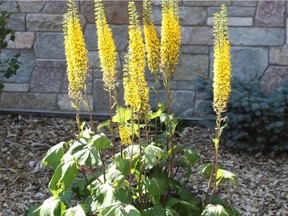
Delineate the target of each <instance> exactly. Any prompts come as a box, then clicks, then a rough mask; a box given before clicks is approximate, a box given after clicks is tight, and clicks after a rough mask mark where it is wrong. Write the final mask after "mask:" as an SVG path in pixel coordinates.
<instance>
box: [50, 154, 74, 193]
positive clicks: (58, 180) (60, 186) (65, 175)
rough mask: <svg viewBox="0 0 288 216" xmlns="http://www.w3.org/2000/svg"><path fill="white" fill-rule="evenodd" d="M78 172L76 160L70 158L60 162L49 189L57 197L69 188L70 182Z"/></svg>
mask: <svg viewBox="0 0 288 216" xmlns="http://www.w3.org/2000/svg"><path fill="white" fill-rule="evenodd" d="M77 174H78V169H77V164H76V161H74V160H73V159H70V160H68V161H63V162H62V163H60V164H59V165H58V166H57V168H56V170H55V172H54V174H53V176H52V179H51V181H50V182H49V186H48V187H49V189H50V191H51V192H52V194H53V195H54V196H55V197H58V196H59V194H60V193H61V192H62V191H65V190H67V189H68V188H69V186H70V184H71V183H72V181H73V180H74V178H75V177H76V176H77Z"/></svg>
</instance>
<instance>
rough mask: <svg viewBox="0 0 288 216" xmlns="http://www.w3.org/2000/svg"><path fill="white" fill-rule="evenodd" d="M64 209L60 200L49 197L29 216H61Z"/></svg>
mask: <svg viewBox="0 0 288 216" xmlns="http://www.w3.org/2000/svg"><path fill="white" fill-rule="evenodd" d="M65 209H66V206H65V205H64V203H63V202H61V201H60V199H56V198H54V197H50V198H48V199H46V200H45V201H44V202H43V204H42V205H41V206H40V207H39V208H37V209H36V210H34V211H33V212H32V214H31V216H51V215H61V214H62V213H63V212H64V211H65Z"/></svg>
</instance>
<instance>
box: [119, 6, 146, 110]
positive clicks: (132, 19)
mask: <svg viewBox="0 0 288 216" xmlns="http://www.w3.org/2000/svg"><path fill="white" fill-rule="evenodd" d="M128 8H129V29H128V34H129V48H128V53H127V55H126V65H125V70H126V74H125V77H124V80H123V81H124V100H125V104H126V106H129V107H131V108H132V109H133V110H134V111H135V112H139V111H145V110H147V109H148V107H149V105H148V100H149V90H148V87H147V82H146V80H145V75H144V71H145V64H146V62H145V47H144V42H143V37H142V31H141V28H140V26H139V21H138V15H137V12H136V7H135V4H134V2H129V4H128Z"/></svg>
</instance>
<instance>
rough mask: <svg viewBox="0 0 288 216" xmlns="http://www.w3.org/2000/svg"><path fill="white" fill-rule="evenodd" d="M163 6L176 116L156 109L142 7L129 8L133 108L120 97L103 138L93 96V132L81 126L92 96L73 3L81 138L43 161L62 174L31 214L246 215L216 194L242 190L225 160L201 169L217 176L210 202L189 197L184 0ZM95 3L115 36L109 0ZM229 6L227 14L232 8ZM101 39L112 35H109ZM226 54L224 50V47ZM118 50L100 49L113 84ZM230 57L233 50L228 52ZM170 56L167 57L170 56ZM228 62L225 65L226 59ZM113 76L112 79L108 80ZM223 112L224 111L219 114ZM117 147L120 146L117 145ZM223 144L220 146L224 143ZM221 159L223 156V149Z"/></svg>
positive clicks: (128, 90) (71, 38) (70, 48)
mask: <svg viewBox="0 0 288 216" xmlns="http://www.w3.org/2000/svg"><path fill="white" fill-rule="evenodd" d="M146 3H148V2H147V1H144V4H146ZM163 4H164V6H163V13H164V14H165V13H166V15H165V16H163V19H166V21H165V22H162V23H166V24H165V25H164V26H162V28H166V31H167V32H168V33H169V32H170V30H173V32H171V33H169V34H168V33H167V35H166V38H165V40H164V42H163V43H161V49H160V51H161V53H162V54H163V53H165V55H161V60H160V61H161V65H162V66H163V68H162V69H161V72H162V74H163V76H165V85H166V90H167V105H168V109H167V110H168V113H165V112H164V110H165V107H164V105H161V104H159V109H158V110H157V111H156V112H153V111H151V109H150V106H149V104H148V101H149V94H148V92H149V91H148V87H147V83H146V80H145V76H144V71H145V65H146V62H145V57H146V56H145V44H144V40H143V36H142V30H141V27H140V23H139V18H138V14H137V12H136V7H135V4H134V3H133V2H129V3H128V11H129V28H128V35H129V43H128V44H129V45H128V53H127V55H126V57H125V59H126V64H125V73H124V82H123V83H124V84H123V88H124V100H125V105H126V107H125V108H124V107H120V106H119V104H118V103H117V100H116V98H113V99H114V100H115V101H114V103H115V106H116V114H115V115H114V116H110V117H111V118H110V119H109V120H107V121H106V122H104V123H102V124H100V125H99V126H98V128H97V131H98V133H97V131H96V127H95V126H94V122H93V120H92V117H91V116H92V115H91V110H90V108H89V106H88V105H89V101H88V97H86V101H85V103H84V104H86V105H87V107H88V110H89V112H90V125H91V127H88V126H86V124H85V123H82V124H81V123H80V117H79V108H78V107H79V103H80V100H81V99H82V91H83V89H84V94H85V95H87V92H86V91H85V79H86V71H87V67H86V66H87V61H86V60H87V56H86V54H87V50H86V49H85V43H84V40H83V33H82V31H81V27H80V22H79V17H78V13H77V10H76V6H75V1H73V0H69V10H68V12H67V14H66V15H65V19H64V27H65V28H64V30H65V34H64V35H65V49H66V59H67V64H68V71H67V73H68V75H70V77H71V79H69V94H70V99H71V100H72V102H73V106H74V108H75V109H76V110H77V117H76V120H77V125H78V137H77V139H75V140H71V141H69V142H61V143H59V144H57V145H55V146H53V147H52V148H51V149H50V150H49V151H48V152H47V154H46V156H45V157H44V159H43V160H42V162H43V164H45V165H46V166H48V167H51V168H53V169H54V174H53V176H52V178H51V181H50V182H49V186H48V187H49V190H50V191H51V193H52V194H53V196H52V197H50V198H49V199H47V200H45V201H44V202H43V204H42V205H40V206H36V207H33V208H31V209H30V210H28V212H27V215H33V216H36V215H40V216H42V215H55V216H57V215H64V216H66V215H67V216H68V215H79V216H80V215H86V214H88V215H96V214H97V215H99V216H101V215H103V216H104V215H105V216H141V215H142V216H162V215H163V216H164V215H171V216H172V215H173V216H174V215H175V216H176V215H183V216H191V215H192V216H193V215H219V214H220V215H223V216H226V215H239V213H238V212H237V211H236V210H235V209H234V208H232V207H230V206H229V205H228V204H226V203H225V202H223V201H222V200H221V199H220V198H219V197H218V196H214V195H215V193H216V189H217V188H218V185H219V184H220V183H222V182H224V181H227V180H228V181H230V182H232V183H234V184H237V177H236V176H235V175H234V174H232V173H230V172H228V171H226V170H223V169H221V168H218V160H217V161H216V162H214V163H213V164H208V165H203V166H201V167H200V172H201V173H204V174H206V175H207V176H208V178H209V177H210V180H209V185H208V190H207V192H206V197H205V199H204V200H202V199H201V198H199V197H197V196H196V195H194V194H193V191H192V192H189V191H187V188H185V186H183V185H181V184H180V182H179V180H178V179H177V178H176V176H177V173H178V171H179V170H182V171H183V172H184V174H183V175H184V176H183V177H189V176H190V175H191V173H192V170H193V169H194V167H193V166H194V165H195V163H196V162H197V160H198V159H199V155H198V154H197V153H196V152H194V151H193V150H191V149H189V148H188V147H186V146H182V145H179V144H177V145H176V143H174V142H175V141H174V140H173V136H174V133H175V130H176V126H177V124H178V120H177V119H176V118H175V117H174V115H173V113H171V110H170V108H169V106H170V89H169V83H170V78H171V75H172V74H173V73H174V70H175V66H176V64H177V61H178V55H179V45H180V41H179V40H180V26H179V17H178V5H177V0H165V1H164V3H163ZM95 5H96V22H98V24H97V25H96V26H97V30H98V31H99V33H101V32H103V30H105V31H106V32H110V30H109V26H108V24H107V23H106V19H105V13H104V7H103V3H102V1H101V0H95ZM145 8H150V9H149V11H146V12H149V13H152V11H151V7H144V9H145ZM223 8H224V9H225V6H223V7H222V9H223ZM225 12H226V10H225ZM223 14H225V13H223ZM171 23H172V24H171ZM101 29H102V30H101ZM164 32H165V31H164ZM99 35H100V36H101V37H105V36H104V34H99ZM171 35H175V37H171ZM111 36H112V35H111V34H110V33H109V41H110V42H111V44H112V37H111ZM100 40H101V38H100ZM171 41H172V42H171ZM110 42H109V43H110ZM102 45H104V44H102ZM146 46H147V44H146ZM171 46H172V47H171ZM106 48H107V46H99V49H106ZM110 48H111V47H110ZM172 48H173V49H172ZM219 48H221V49H222V48H223V47H222V46H219ZM157 49H158V48H157ZM167 49H168V50H167ZM146 50H147V49H146ZM165 50H166V51H165ZM110 51H111V52H109V53H110V55H111V56H112V57H111V58H110V57H109V56H110V55H109V54H108V51H107V52H103V50H100V52H99V53H100V55H101V59H102V60H101V61H102V71H103V73H106V75H107V76H106V78H107V77H108V75H109V74H110V73H111V71H112V72H113V74H114V66H113V65H116V64H114V63H115V62H114V61H116V58H113V56H114V51H113V50H110ZM226 51H228V52H229V50H228V49H226ZM166 52H167V53H169V52H170V53H172V54H173V55H172V56H173V58H169V55H167V53H166ZM80 54H81V55H80ZM106 54H107V55H106ZM163 56H165V57H164V58H163ZM76 57H77V58H76ZM162 61H163V62H164V63H163V62H162ZM220 64H222V63H221V61H220V62H219V65H220ZM103 66H105V67H103ZM107 66H109V67H107ZM110 66H111V67H110ZM111 69H112V70H111ZM79 72H82V75H84V76H81V77H79V76H78V75H77V73H79ZM219 74H221V70H219ZM110 75H111V74H110ZM110 75H109V76H110ZM227 75H228V74H227ZM228 76H229V75H228ZM110 77H112V78H109V81H113V80H112V79H113V77H114V75H113V76H110ZM106 78H104V82H105V80H106ZM110 79H111V80H110ZM156 80H157V79H156ZM229 81H230V76H229ZM229 83H230V82H229ZM108 84H109V85H108ZM108 84H107V85H106V88H108V89H106V90H108V91H109V86H111V87H113V86H114V81H113V82H112V85H110V84H111V83H110V82H109V83H108ZM113 88H114V87H113ZM111 90H112V88H111ZM220 96H221V94H219V97H220ZM110 99H111V98H110ZM222 102H223V101H222ZM225 103H226V101H225ZM111 104H112V103H110V106H111ZM218 108H219V107H217V109H218ZM110 110H112V107H110ZM218 110H220V109H218ZM222 111H223V110H220V111H219V115H220V113H221V112H222ZM157 118H158V119H159V120H160V123H161V125H163V127H162V128H163V130H161V131H160V130H158V131H157V130H155V127H156V126H155V124H154V122H155V121H154V120H155V119H157ZM221 121H222V119H221V118H219V119H218V121H217V122H218V123H219V128H218V129H219V130H218V131H220V126H221ZM115 125H116V126H115ZM115 127H118V132H119V137H120V141H119V142H118V143H115V140H114V139H113V138H114V135H113V131H114V129H115ZM102 128H108V130H109V131H110V132H112V134H111V137H112V138H111V139H109V138H108V137H107V136H106V135H105V134H104V133H101V132H99V131H100V130H101V129H102ZM152 130H155V131H157V132H156V134H155V133H153V135H152V133H150V131H152ZM217 134H218V135H217V136H216V138H215V140H216V139H217V140H219V138H220V133H217ZM116 144H119V145H118V146H116ZM215 146H216V147H215V148H218V143H217V142H216V141H215ZM115 147H117V149H116V148H115ZM216 153H217V156H218V150H217V151H216ZM217 156H216V157H217ZM212 180H213V181H212Z"/></svg>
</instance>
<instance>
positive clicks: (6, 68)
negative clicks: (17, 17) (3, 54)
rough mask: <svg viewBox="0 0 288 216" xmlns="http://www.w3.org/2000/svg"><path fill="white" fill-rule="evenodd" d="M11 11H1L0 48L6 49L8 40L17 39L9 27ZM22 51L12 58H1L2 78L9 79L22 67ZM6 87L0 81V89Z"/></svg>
mask: <svg viewBox="0 0 288 216" xmlns="http://www.w3.org/2000/svg"><path fill="white" fill-rule="evenodd" d="M9 15H10V14H9V12H7V11H1V12H0V50H3V49H6V48H7V47H8V41H9V40H10V41H12V42H13V41H14V40H15V32H14V30H12V29H10V28H8V27H7V19H8V17H9ZM19 57H20V53H18V54H16V55H14V56H13V57H12V58H6V59H4V60H2V59H0V78H2V77H5V78H6V79H9V78H10V77H12V76H14V75H16V72H17V70H18V69H19V67H20V64H21V62H19V61H18V58H19ZM3 88H4V84H3V83H2V82H0V91H1V90H2V89H3Z"/></svg>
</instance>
